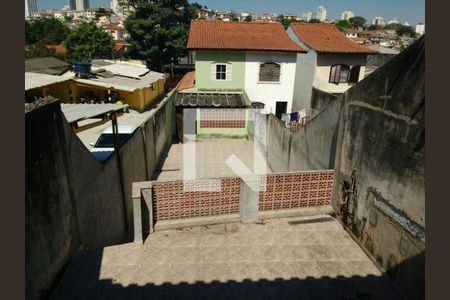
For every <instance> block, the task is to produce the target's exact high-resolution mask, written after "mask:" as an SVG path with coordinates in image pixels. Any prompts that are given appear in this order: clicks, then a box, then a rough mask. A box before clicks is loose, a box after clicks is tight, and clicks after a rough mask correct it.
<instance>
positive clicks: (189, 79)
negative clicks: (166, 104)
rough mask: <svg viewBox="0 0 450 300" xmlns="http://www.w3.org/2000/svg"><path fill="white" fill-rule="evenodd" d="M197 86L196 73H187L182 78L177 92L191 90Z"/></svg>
mask: <svg viewBox="0 0 450 300" xmlns="http://www.w3.org/2000/svg"><path fill="white" fill-rule="evenodd" d="M194 86H195V71H191V72H187V73H186V74H185V75H184V76H183V78H181V80H180V83H179V84H178V87H177V91H178V92H179V91H181V90H185V89H190V88H193V87H194Z"/></svg>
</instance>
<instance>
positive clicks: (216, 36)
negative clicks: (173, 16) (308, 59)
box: [187, 20, 306, 52]
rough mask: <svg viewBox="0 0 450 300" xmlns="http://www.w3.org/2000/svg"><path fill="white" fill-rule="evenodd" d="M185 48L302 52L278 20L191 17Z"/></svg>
mask: <svg viewBox="0 0 450 300" xmlns="http://www.w3.org/2000/svg"><path fill="white" fill-rule="evenodd" d="M187 47H188V49H191V50H195V49H209V50H215V49H217V50H219V49H220V50H254V51H282V52H306V50H304V49H303V48H301V47H299V46H298V45H296V44H295V43H294V42H293V41H292V40H291V39H290V38H289V36H288V35H287V33H286V31H285V30H284V27H283V25H281V24H280V23H267V22H264V23H254V22H223V21H206V20H193V21H192V22H191V29H190V31H189V41H188V45H187Z"/></svg>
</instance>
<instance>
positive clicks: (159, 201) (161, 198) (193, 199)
mask: <svg viewBox="0 0 450 300" xmlns="http://www.w3.org/2000/svg"><path fill="white" fill-rule="evenodd" d="M218 180H220V183H221V186H220V189H219V190H218V191H195V188H198V189H200V190H201V189H205V188H208V187H210V185H211V182H213V181H214V179H211V180H209V179H205V180H193V181H185V182H183V181H174V182H156V183H154V185H153V197H154V201H153V203H154V204H153V205H154V211H155V217H156V221H161V220H176V219H185V218H194V217H207V216H216V215H227V214H238V213H239V185H240V179H239V178H221V179H218ZM185 185H187V186H185ZM185 187H186V189H185ZM190 190H193V191H190Z"/></svg>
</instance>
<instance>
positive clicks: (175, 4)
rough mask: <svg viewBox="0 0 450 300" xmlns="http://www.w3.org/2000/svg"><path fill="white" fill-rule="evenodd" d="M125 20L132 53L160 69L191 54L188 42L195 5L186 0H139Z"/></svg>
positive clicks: (133, 55)
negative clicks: (188, 49)
mask: <svg viewBox="0 0 450 300" xmlns="http://www.w3.org/2000/svg"><path fill="white" fill-rule="evenodd" d="M137 2H138V3H137V4H136V6H135V7H136V9H135V11H134V12H133V13H132V14H131V15H130V16H129V17H128V18H127V20H126V21H125V27H126V29H127V30H128V33H129V35H130V44H131V47H130V56H131V57H133V58H137V59H145V60H146V61H147V64H148V65H149V66H150V67H151V68H153V69H156V70H163V68H164V66H165V65H167V64H169V63H177V62H178V60H179V59H180V58H181V57H184V56H186V55H187V53H188V52H187V49H186V44H187V40H188V34H189V25H190V22H191V19H193V18H194V17H195V12H194V10H195V7H193V6H191V5H189V3H188V1H186V0H155V1H150V2H147V1H137Z"/></svg>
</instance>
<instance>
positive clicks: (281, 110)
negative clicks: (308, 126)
mask: <svg viewBox="0 0 450 300" xmlns="http://www.w3.org/2000/svg"><path fill="white" fill-rule="evenodd" d="M286 110H287V101H277V103H276V106H275V116H276V117H277V118H278V119H280V120H281V115H282V114H285V113H286Z"/></svg>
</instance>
